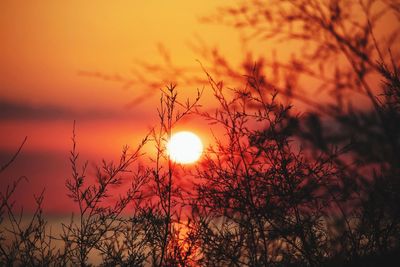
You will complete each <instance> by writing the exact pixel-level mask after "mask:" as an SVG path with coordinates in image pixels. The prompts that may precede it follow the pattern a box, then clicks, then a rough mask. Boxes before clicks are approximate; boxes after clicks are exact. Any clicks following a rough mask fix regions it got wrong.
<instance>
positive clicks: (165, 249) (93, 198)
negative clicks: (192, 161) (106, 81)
mask: <svg viewBox="0 0 400 267" xmlns="http://www.w3.org/2000/svg"><path fill="white" fill-rule="evenodd" d="M399 10H400V6H399V4H398V3H397V2H396V1H386V0H381V1H378V0H376V1H373V0H368V1H363V0H360V1H357V2H356V1H341V0H333V1H316V0H315V1H314V0H299V1H297V0H296V1H286V0H279V1H278V0H277V1H269V2H264V1H260V0H251V1H242V2H239V3H238V6H235V7H232V6H231V7H228V8H222V9H220V10H219V11H218V12H217V14H216V16H215V17H214V16H211V17H209V18H208V19H207V21H209V22H210V21H211V22H217V23H226V24H227V25H229V26H233V27H235V28H237V29H238V30H241V31H242V30H243V31H244V32H245V33H246V34H247V37H248V38H247V40H248V41H250V40H251V41H255V40H258V41H262V42H263V41H270V40H274V41H280V42H290V43H295V44H296V45H297V46H299V47H302V48H303V49H302V50H301V51H300V52H298V53H295V54H294V55H293V56H292V57H291V59H290V60H288V61H280V60H279V59H277V58H275V57H272V59H269V58H267V57H265V58H264V57H263V58H260V59H259V60H257V62H256V63H254V62H253V60H252V58H253V56H252V54H251V53H249V54H248V55H246V58H245V62H244V63H243V66H242V68H235V67H232V66H231V65H230V64H229V60H228V59H226V58H224V57H223V55H222V54H221V53H220V52H219V51H217V50H212V51H211V52H210V51H207V49H205V50H202V51H203V52H204V53H203V54H202V56H203V57H204V58H203V59H204V60H205V61H207V62H208V63H210V64H211V67H210V68H208V67H207V68H203V69H202V71H203V76H205V77H206V82H207V89H208V88H210V90H211V91H212V92H213V95H214V98H215V100H216V101H217V103H218V105H217V107H216V108H215V111H214V112H211V111H209V109H207V111H204V109H203V108H202V107H201V106H200V105H199V100H200V98H201V92H198V94H197V96H196V97H195V99H194V101H192V102H189V101H187V102H181V101H180V100H179V99H178V93H177V89H176V87H175V85H170V86H167V87H166V89H165V90H161V95H162V96H161V99H160V105H159V107H158V109H157V111H158V116H159V121H160V125H158V126H157V127H154V128H153V129H152V130H151V132H150V134H149V135H148V136H147V137H146V138H145V139H144V140H143V142H142V143H141V144H140V145H139V147H138V149H137V150H134V151H133V152H131V151H130V149H129V148H124V149H123V151H122V154H121V157H120V159H119V161H117V162H116V163H112V162H110V163H108V162H106V161H103V162H102V164H101V165H99V167H97V171H96V174H95V177H87V175H86V167H87V164H83V165H82V166H81V167H80V163H79V156H78V155H79V154H78V152H77V148H76V137H75V126H74V131H73V138H72V140H73V147H72V150H71V155H70V161H71V166H72V175H71V177H70V178H69V179H67V181H66V189H67V191H68V197H69V198H70V199H71V200H72V201H73V202H74V203H75V204H76V205H77V207H78V211H79V212H78V214H76V215H75V214H74V215H73V216H72V217H71V221H70V223H69V224H66V223H65V224H63V225H62V229H63V233H62V234H61V235H60V236H56V235H54V234H52V233H51V230H50V229H49V227H48V225H47V222H46V220H45V219H44V217H43V210H42V208H41V203H42V201H43V193H42V194H40V195H39V196H38V197H35V201H36V203H37V209H36V211H35V213H34V214H33V216H32V217H31V220H30V221H29V223H28V224H27V225H25V224H23V223H22V220H21V218H22V216H23V215H22V213H21V214H20V215H16V211H15V209H14V208H13V201H12V194H13V192H14V190H15V188H16V187H17V185H18V183H19V182H20V181H21V180H22V179H19V180H17V181H16V182H15V183H14V184H13V185H11V186H10V187H9V188H7V189H6V190H5V192H4V193H2V194H1V195H0V197H1V200H0V201H1V202H0V204H1V205H0V221H1V223H2V228H1V229H0V231H1V232H0V238H1V240H0V263H1V264H2V265H7V266H13V265H21V266H46V265H57V266H59V265H60V266H69V265H80V266H89V265H91V262H92V261H91V259H90V258H91V257H93V256H96V255H97V256H99V257H100V264H99V265H102V266H115V265H117V266H144V265H147V266H148V265H150V266H390V265H392V264H393V261H394V260H395V259H396V256H397V253H398V252H399V251H400V242H399V241H400V208H399V206H398V203H399V202H400V180H399V178H400V156H399V152H400V78H399V72H398V68H399V66H398V65H397V64H398V63H397V62H398V56H399V55H398V53H399V51H398V47H396V41H397V40H398V38H397V33H398V31H399V29H400V28H399V27H398V26H396V25H395V27H393V29H394V30H393V32H390V33H388V35H387V36H388V37H387V38H386V39H380V38H377V37H376V36H375V33H376V31H378V29H379V27H382V26H379V23H381V21H382V19H383V18H385V16H388V15H390V14H391V15H392V16H394V17H395V18H396V19H397V21H396V22H398V18H399V14H400V13H399ZM163 54H164V56H165V58H166V61H167V63H168V68H170V69H169V71H168V72H163V70H162V67H159V68H157V71H159V72H160V73H163V74H165V75H166V74H168V75H171V76H174V75H184V77H186V78H187V76H185V75H187V73H185V70H184V69H179V68H178V69H177V70H174V67H173V66H172V63H171V59H170V58H169V57H168V55H167V54H166V53H165V52H163ZM147 67H148V68H151V66H147ZM168 75H166V76H167V77H168ZM138 77H139V78H140V81H141V82H143V83H147V85H149V80H146V78H144V77H142V76H140V75H139V74H138ZM103 78H104V77H103ZM106 78H109V77H106ZM142 78H143V79H142ZM174 78H175V77H171V79H174ZM116 80H122V82H124V83H125V82H129V81H128V80H125V79H120V77H116ZM161 80H163V82H164V79H161ZM188 80H190V79H189V78H188ZM192 80H194V81H196V82H199V83H201V84H204V83H203V80H204V79H198V77H197V78H194V79H192ZM378 80H380V85H378V86H377V82H376V81H378ZM135 81H136V80H135ZM223 81H224V82H223ZM226 81H228V82H226ZM136 82H137V81H136ZM224 83H225V84H227V83H232V84H233V88H234V89H232V88H231V87H227V86H224ZM156 85H157V86H158V85H159V84H158V83H156ZM228 88H229V89H228ZM311 90H312V91H311ZM310 92H311V93H310ZM319 92H321V98H322V95H323V96H324V97H325V99H324V100H321V101H320V100H318V96H316V94H317V93H319ZM356 97H359V99H360V101H358V99H356ZM356 100H357V101H356ZM358 102H360V103H362V104H360V103H358ZM288 103H289V104H288ZM297 106H299V107H300V108H297ZM300 111H301V112H300ZM188 115H190V116H199V117H201V118H203V119H205V120H208V121H209V122H210V125H211V127H215V129H218V130H222V132H223V133H222V134H220V135H218V134H216V135H215V139H214V142H213V145H211V146H210V147H209V148H208V149H207V151H206V152H205V154H204V156H203V158H202V159H201V161H200V162H199V163H198V164H197V165H196V168H195V170H194V171H193V170H192V171H190V172H189V171H188V170H187V169H185V168H183V167H181V166H180V165H179V164H177V163H174V162H172V161H171V160H170V159H169V157H168V155H167V154H166V153H165V144H166V142H167V140H168V139H169V138H170V136H171V132H172V130H173V129H174V126H175V125H176V124H177V123H178V122H179V121H180V120H181V119H182V118H183V117H185V116H188ZM145 144H153V146H154V147H155V148H156V153H155V155H153V156H152V157H151V159H150V162H149V163H147V164H146V165H144V164H139V163H136V161H137V160H138V159H139V158H140V157H141V156H142V154H141V148H142V146H144V145H145ZM21 147H22V146H21ZM20 150H21V148H20V149H18V152H19V151H20ZM18 152H17V154H18ZM17 154H16V155H17ZM15 158H16V156H14V157H12V159H11V160H10V162H9V163H6V164H5V165H4V167H2V168H1V170H0V173H1V172H2V171H3V170H4V169H6V168H7V167H8V166H9V165H10V164H11V163H12V161H13V160H14V159H15ZM184 175H190V176H191V177H192V180H193V184H192V186H193V188H182V186H181V184H180V182H179V179H180V177H182V176H184ZM124 177H128V178H129V181H130V187H129V188H128V189H126V191H125V192H124V193H123V194H121V195H119V196H118V197H117V198H115V197H114V198H111V195H112V194H114V193H115V192H114V191H113V188H115V187H118V186H120V185H121V184H122V183H123V181H125V180H124V179H123V178H124ZM92 178H94V181H92V180H91V179H92ZM118 192H119V193H121V192H120V191H118ZM115 199H116V200H115ZM127 211H129V212H127ZM5 219H7V220H8V222H9V225H10V226H3V225H6V224H4V221H5ZM10 227H11V228H10ZM60 244H61V245H60Z"/></svg>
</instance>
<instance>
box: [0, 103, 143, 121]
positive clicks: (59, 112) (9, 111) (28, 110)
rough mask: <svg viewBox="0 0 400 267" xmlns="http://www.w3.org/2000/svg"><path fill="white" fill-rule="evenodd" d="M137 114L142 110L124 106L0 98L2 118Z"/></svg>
mask: <svg viewBox="0 0 400 267" xmlns="http://www.w3.org/2000/svg"><path fill="white" fill-rule="evenodd" d="M135 114H140V112H134V110H127V109H122V108H121V109H120V110H105V109H103V108H102V109H100V108H99V109H90V110H74V109H68V108H65V107H61V106H55V105H33V104H29V103H22V102H20V103H18V102H12V101H8V100H4V99H0V120H82V119H89V120H92V119H126V118H130V119H132V117H134V116H133V115H135ZM142 115H143V113H142ZM142 115H141V116H140V117H142Z"/></svg>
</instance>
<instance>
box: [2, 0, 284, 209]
mask: <svg viewBox="0 0 400 267" xmlns="http://www.w3.org/2000/svg"><path fill="white" fill-rule="evenodd" d="M230 2H231V1H229V0H224V1H212V0H205V1H187V0H186V1H185V0H171V1H159V0H149V1H128V0H116V1H107V0H96V1H81V0H69V1H52V0H42V1H34V0H25V1H22V0H2V1H0V39H1V42H0V58H1V63H0V120H1V122H0V135H1V138H0V162H1V164H3V163H4V162H5V161H6V160H7V159H9V158H10V157H11V155H12V154H13V153H14V152H15V151H16V149H17V148H18V146H19V145H20V143H21V142H22V140H23V139H24V137H25V136H28V140H27V142H26V144H25V146H24V147H23V150H22V152H21V154H20V155H19V157H18V159H17V160H16V162H15V163H14V164H13V165H12V166H11V167H10V168H9V169H8V170H7V171H6V172H4V173H3V174H2V177H1V180H0V188H2V189H3V188H5V186H6V185H7V184H10V183H11V182H12V181H13V180H15V179H16V178H18V177H20V176H26V177H27V178H28V179H29V182H28V183H23V184H21V186H20V187H19V189H18V192H17V194H16V196H17V199H18V203H20V204H23V205H25V206H28V209H29V204H27V203H32V194H34V193H35V194H38V193H40V192H41V190H42V189H43V188H44V187H45V188H46V198H45V209H46V210H47V211H49V212H56V213H57V212H60V211H62V210H64V209H65V207H66V205H71V203H70V201H69V200H67V198H66V190H65V188H64V185H65V179H66V178H68V177H69V175H70V166H69V161H68V156H69V150H70V148H71V135H72V125H73V121H74V120H76V131H77V141H78V146H79V147H78V149H79V150H80V152H81V157H82V159H83V160H84V159H89V160H91V162H93V163H95V162H97V161H98V160H100V159H101V158H105V159H108V160H111V159H115V157H116V156H118V153H119V151H120V150H121V148H122V146H123V145H125V144H127V145H130V146H132V147H135V146H136V145H137V144H138V142H139V141H140V139H141V138H143V137H144V135H145V134H146V132H147V131H148V130H149V129H150V128H151V127H152V126H154V125H155V124H156V123H157V113H156V109H155V107H156V105H157V104H158V102H159V96H160V94H159V91H158V89H159V88H157V86H155V87H154V88H150V87H149V86H148V84H145V83H143V84H140V83H136V84H133V85H131V86H129V88H125V87H124V83H123V82H122V83H121V82H118V81H112V80H113V79H114V80H115V79H117V78H121V77H122V78H127V79H129V78H130V77H136V76H135V75H136V74H137V73H138V72H140V71H142V72H143V69H142V68H141V66H142V65H143V63H146V64H151V65H157V64H160V65H162V64H165V57H164V58H163V54H169V56H170V57H171V60H172V62H173V64H176V65H177V66H185V67H187V68H188V69H191V70H193V71H195V72H196V71H197V72H200V73H201V72H202V70H201V67H200V65H199V63H198V62H197V61H196V60H197V59H199V54H198V52H196V51H194V49H193V46H196V44H199V43H202V42H204V43H206V44H207V45H208V46H210V47H217V48H218V49H219V50H220V51H222V52H223V53H224V55H225V56H226V57H227V58H229V59H230V60H231V61H232V62H233V63H238V62H239V61H240V60H241V59H242V58H243V56H242V54H241V51H242V49H244V48H243V47H242V45H241V42H240V40H241V35H240V33H239V32H238V31H236V30H234V29H231V28H229V27H225V26H222V25H217V24H205V23H202V22H201V18H202V17H203V16H207V15H210V14H212V13H214V12H215V11H216V9H217V7H219V6H222V5H224V4H227V3H230ZM285 45H288V44H281V46H280V48H282V47H284V46H285ZM288 46H289V45H288ZM253 49H255V50H259V51H264V53H267V52H268V53H269V52H270V50H268V45H266V44H265V43H264V44H263V45H260V46H259V47H253ZM163 51H168V52H167V53H164V52H163ZM288 53H289V52H287V53H286V56H287V54H288ZM281 56H285V55H281ZM145 72H146V73H145V75H147V76H149V77H150V78H151V79H153V80H156V78H155V77H154V76H152V73H151V71H149V70H145ZM93 73H94V74H106V75H109V76H110V77H111V81H107V79H103V78H101V77H94V76H96V75H90V74H93ZM142 74H143V73H142ZM97 76H100V75H97ZM155 76H156V75H155ZM116 77H117V78H116ZM156 82H158V83H159V84H160V86H161V84H163V83H164V82H165V83H166V84H164V85H167V83H170V82H172V83H174V82H178V88H179V92H180V93H181V94H182V96H184V97H193V95H194V94H195V92H196V89H197V88H201V87H202V86H201V85H200V86H198V87H196V86H194V85H193V84H191V85H187V84H182V83H179V79H178V80H177V78H176V77H171V80H170V81H167V80H166V79H165V77H164V78H162V79H160V80H159V81H156ZM154 90H155V92H156V93H154ZM208 94H209V92H205V97H204V99H203V100H202V101H203V102H201V104H203V105H204V103H208V102H207V101H208V100H209V99H208V98H209V95H208ZM143 96H144V98H143ZM137 97H141V98H140V99H141V100H140V101H137V102H134V104H133V105H132V101H133V100H135V99H136V98H137ZM179 127H180V128H181V129H191V130H193V131H195V132H197V133H198V134H199V135H200V136H201V137H202V139H204V140H205V143H206V145H207V142H209V140H210V137H209V136H208V135H209V134H210V132H209V128H208V126H207V124H205V123H198V122H197V123H194V122H192V121H190V120H186V121H185V122H184V123H183V124H182V125H180V126H179ZM66 203H69V204H66Z"/></svg>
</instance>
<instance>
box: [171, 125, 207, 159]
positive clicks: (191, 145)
mask: <svg viewBox="0 0 400 267" xmlns="http://www.w3.org/2000/svg"><path fill="white" fill-rule="evenodd" d="M167 152H168V155H169V157H170V159H171V160H173V161H175V162H177V163H181V164H189V163H193V162H195V161H197V160H198V159H199V158H200V156H201V154H202V153H203V143H202V142H201V140H200V138H199V137H198V136H197V135H195V134H194V133H192V132H189V131H182V132H177V133H175V134H173V135H172V136H171V139H170V140H169V141H168V144H167Z"/></svg>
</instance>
